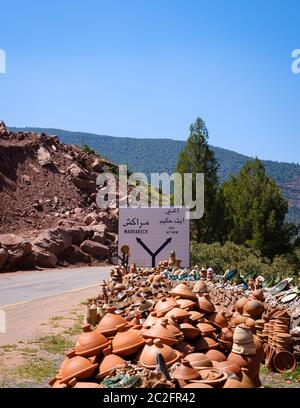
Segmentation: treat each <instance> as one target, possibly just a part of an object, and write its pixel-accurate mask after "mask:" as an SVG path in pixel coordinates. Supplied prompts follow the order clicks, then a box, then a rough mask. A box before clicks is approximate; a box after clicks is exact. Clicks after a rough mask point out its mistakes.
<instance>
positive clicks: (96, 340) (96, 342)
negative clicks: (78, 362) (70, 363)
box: [75, 325, 110, 357]
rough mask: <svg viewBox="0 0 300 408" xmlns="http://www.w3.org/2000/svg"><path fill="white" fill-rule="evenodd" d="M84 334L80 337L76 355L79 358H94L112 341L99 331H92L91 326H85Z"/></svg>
mask: <svg viewBox="0 0 300 408" xmlns="http://www.w3.org/2000/svg"><path fill="white" fill-rule="evenodd" d="M84 330H85V331H84V333H82V334H80V335H79V336H78V339H77V342H76V345H75V353H76V355H77V356H84V357H92V356H96V355H97V354H99V353H100V351H101V350H103V349H105V348H106V347H107V346H108V345H109V344H110V340H108V339H107V338H106V337H104V336H103V335H102V334H101V333H99V332H97V331H91V330H90V326H89V325H87V326H84Z"/></svg>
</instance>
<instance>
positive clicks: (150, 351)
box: [139, 339, 181, 369]
mask: <svg viewBox="0 0 300 408" xmlns="http://www.w3.org/2000/svg"><path fill="white" fill-rule="evenodd" d="M159 353H160V354H161V355H162V356H163V358H164V360H165V362H166V365H167V367H170V366H171V365H172V364H174V363H176V361H178V360H179V358H180V355H181V354H180V352H179V351H177V350H174V349H173V348H171V347H170V346H168V345H167V344H163V343H162V342H161V341H160V340H159V339H155V340H153V341H152V340H150V339H148V340H146V344H145V346H144V348H143V350H142V352H141V354H140V358H139V361H140V363H141V364H142V365H143V366H144V367H146V368H149V369H155V368H156V366H157V355H158V354H159Z"/></svg>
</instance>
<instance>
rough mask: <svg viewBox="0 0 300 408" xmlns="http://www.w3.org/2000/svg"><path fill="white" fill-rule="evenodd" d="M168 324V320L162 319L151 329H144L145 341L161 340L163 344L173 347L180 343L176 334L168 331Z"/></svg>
mask: <svg viewBox="0 0 300 408" xmlns="http://www.w3.org/2000/svg"><path fill="white" fill-rule="evenodd" d="M167 324H168V320H167V319H162V320H160V321H159V322H157V323H155V324H154V325H153V326H152V327H150V328H149V329H143V330H142V335H143V337H144V338H145V339H160V340H161V341H162V343H164V344H168V345H169V346H173V345H174V344H176V343H178V342H179V340H178V338H177V337H176V336H175V334H174V333H172V332H171V331H170V330H168V328H167Z"/></svg>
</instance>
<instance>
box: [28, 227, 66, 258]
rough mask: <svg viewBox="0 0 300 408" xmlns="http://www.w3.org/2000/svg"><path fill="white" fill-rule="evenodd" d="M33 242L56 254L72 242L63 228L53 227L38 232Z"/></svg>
mask: <svg viewBox="0 0 300 408" xmlns="http://www.w3.org/2000/svg"><path fill="white" fill-rule="evenodd" d="M33 243H34V245H35V246H38V247H40V248H43V249H45V250H46V251H48V252H50V253H51V254H54V255H56V256H57V255H59V254H61V253H62V252H63V251H64V250H65V249H66V248H68V247H69V246H70V245H71V244H72V238H71V235H70V234H69V233H68V232H67V231H66V230H65V229H63V228H55V229H53V230H48V231H46V232H43V233H42V234H40V235H39V236H38V237H37V238H36V239H35V240H34V242H33Z"/></svg>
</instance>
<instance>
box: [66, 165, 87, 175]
mask: <svg viewBox="0 0 300 408" xmlns="http://www.w3.org/2000/svg"><path fill="white" fill-rule="evenodd" d="M67 171H68V172H69V173H70V174H71V176H72V177H74V178H80V179H87V178H88V177H87V174H86V172H85V171H84V170H83V169H82V168H81V167H79V166H78V165H77V164H75V163H73V164H71V166H69V167H68V168H67Z"/></svg>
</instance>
